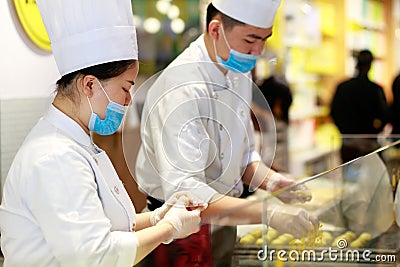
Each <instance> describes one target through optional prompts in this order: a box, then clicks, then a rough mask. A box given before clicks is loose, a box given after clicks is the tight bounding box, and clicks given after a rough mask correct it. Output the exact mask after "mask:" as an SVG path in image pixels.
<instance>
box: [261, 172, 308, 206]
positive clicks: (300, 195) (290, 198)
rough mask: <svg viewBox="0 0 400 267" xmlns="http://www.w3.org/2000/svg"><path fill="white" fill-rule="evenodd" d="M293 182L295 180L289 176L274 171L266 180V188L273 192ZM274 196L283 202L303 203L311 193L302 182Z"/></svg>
mask: <svg viewBox="0 0 400 267" xmlns="http://www.w3.org/2000/svg"><path fill="white" fill-rule="evenodd" d="M295 183H296V181H295V180H293V179H291V178H288V177H285V176H283V175H282V174H280V173H274V174H273V175H272V176H271V177H269V179H268V181H267V185H266V190H267V191H270V192H271V193H274V192H276V191H277V190H280V189H283V188H286V187H288V186H291V185H293V184H295ZM276 197H277V198H279V199H280V200H281V201H283V202H284V203H296V202H300V203H304V202H306V201H310V200H311V193H310V190H309V189H308V188H307V186H305V185H303V184H302V185H298V186H296V187H294V188H292V189H290V190H288V191H285V192H282V193H280V194H278V195H277V196H276Z"/></svg>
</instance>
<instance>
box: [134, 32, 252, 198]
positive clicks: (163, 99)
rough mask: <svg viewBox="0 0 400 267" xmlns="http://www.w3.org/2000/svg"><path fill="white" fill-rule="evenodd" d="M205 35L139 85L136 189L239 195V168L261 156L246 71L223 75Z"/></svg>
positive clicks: (208, 195) (161, 194) (161, 193)
mask: <svg viewBox="0 0 400 267" xmlns="http://www.w3.org/2000/svg"><path fill="white" fill-rule="evenodd" d="M203 38H204V35H201V36H200V37H199V38H198V39H197V40H196V41H195V42H193V43H192V44H191V45H190V46H189V47H188V48H187V49H186V50H185V51H184V52H183V53H182V54H181V55H179V57H178V58H176V59H175V60H174V62H173V63H172V64H171V65H170V66H168V67H167V68H166V69H165V70H164V71H163V73H162V74H161V75H159V77H158V78H157V80H156V81H155V82H154V83H153V84H152V85H149V84H145V85H144V87H146V86H149V87H150V86H151V88H150V90H149V92H148V94H147V97H146V101H145V105H144V108H143V113H142V120H141V136H142V142H143V143H142V146H141V148H140V151H139V154H138V158H137V162H136V175H135V176H136V178H137V181H138V184H139V188H140V190H142V191H143V192H145V193H146V194H148V195H150V196H152V197H154V198H157V199H159V200H165V199H168V198H169V197H170V196H171V195H172V194H173V193H175V192H178V191H191V192H192V193H193V194H194V195H195V196H196V197H198V198H199V199H200V200H201V201H203V202H209V200H210V199H211V197H212V196H213V195H215V194H216V193H217V192H218V193H221V194H226V195H230V196H235V197H237V196H240V195H241V193H242V191H243V184H242V181H241V176H242V172H243V170H244V168H245V167H246V166H247V165H248V164H249V163H250V162H254V161H259V160H260V156H259V154H258V153H257V152H256V151H255V147H254V129H253V124H252V121H251V117H250V103H251V96H252V95H251V94H252V90H251V86H252V81H251V77H250V73H247V74H245V75H243V74H240V73H234V72H228V73H227V75H226V76H225V75H224V74H223V73H222V71H221V70H219V69H218V68H217V66H216V65H215V64H214V63H213V62H212V61H211V59H210V58H209V56H208V53H207V50H206V47H205V43H204V39H203ZM148 83H150V82H148ZM145 89H146V88H145Z"/></svg>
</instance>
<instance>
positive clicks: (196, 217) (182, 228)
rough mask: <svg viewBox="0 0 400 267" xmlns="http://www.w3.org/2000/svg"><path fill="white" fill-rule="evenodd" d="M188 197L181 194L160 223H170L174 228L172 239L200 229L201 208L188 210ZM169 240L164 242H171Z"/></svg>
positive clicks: (183, 236)
mask: <svg viewBox="0 0 400 267" xmlns="http://www.w3.org/2000/svg"><path fill="white" fill-rule="evenodd" d="M185 202H186V197H185V196H180V197H179V199H178V200H177V201H176V203H175V205H174V206H173V207H171V208H170V209H169V211H168V212H167V213H166V214H165V216H164V218H163V219H162V220H160V221H159V222H158V223H157V225H158V224H162V223H169V224H171V225H172V227H173V228H174V232H173V235H172V239H180V238H185V237H187V236H188V235H191V234H193V233H196V232H198V231H199V230H200V220H201V219H200V211H201V210H200V209H195V210H187V209H186V206H185ZM171 241H172V240H168V241H166V242H164V243H167V244H168V243H169V242H171Z"/></svg>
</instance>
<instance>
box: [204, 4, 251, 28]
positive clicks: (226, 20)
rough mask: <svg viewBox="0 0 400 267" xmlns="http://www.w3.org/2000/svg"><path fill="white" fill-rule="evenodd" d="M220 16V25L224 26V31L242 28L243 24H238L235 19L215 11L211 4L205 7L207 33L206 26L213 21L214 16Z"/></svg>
mask: <svg viewBox="0 0 400 267" xmlns="http://www.w3.org/2000/svg"><path fill="white" fill-rule="evenodd" d="M218 14H220V16H221V20H222V24H223V25H224V30H227V31H229V30H231V29H232V28H233V27H235V26H242V25H244V24H245V23H243V22H240V21H238V20H236V19H233V18H231V17H228V16H227V15H225V14H223V13H221V12H220V11H219V10H218V9H216V8H215V7H214V6H213V4H212V3H210V4H209V5H208V7H207V17H206V25H207V27H206V29H207V32H208V26H209V25H210V22H211V21H212V20H213V19H214V17H215V16H216V15H218Z"/></svg>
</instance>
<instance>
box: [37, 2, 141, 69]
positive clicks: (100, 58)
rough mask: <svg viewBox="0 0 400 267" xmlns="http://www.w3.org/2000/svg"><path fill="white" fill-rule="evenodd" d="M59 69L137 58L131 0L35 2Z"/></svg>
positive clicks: (81, 67)
mask: <svg viewBox="0 0 400 267" xmlns="http://www.w3.org/2000/svg"><path fill="white" fill-rule="evenodd" d="M36 2H37V4H38V7H39V11H40V14H41V16H42V19H43V22H44V25H45V26H46V30H47V33H48V35H49V38H50V41H51V47H52V50H53V54H54V58H55V60H56V63H57V66H58V70H59V71H60V74H61V75H62V76H63V75H65V74H68V73H71V72H74V71H77V70H80V69H83V68H87V67H90V66H94V65H98V64H102V63H107V62H112V61H118V60H129V59H138V46H137V40H136V29H135V27H134V25H133V14H132V4H131V0H36Z"/></svg>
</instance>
